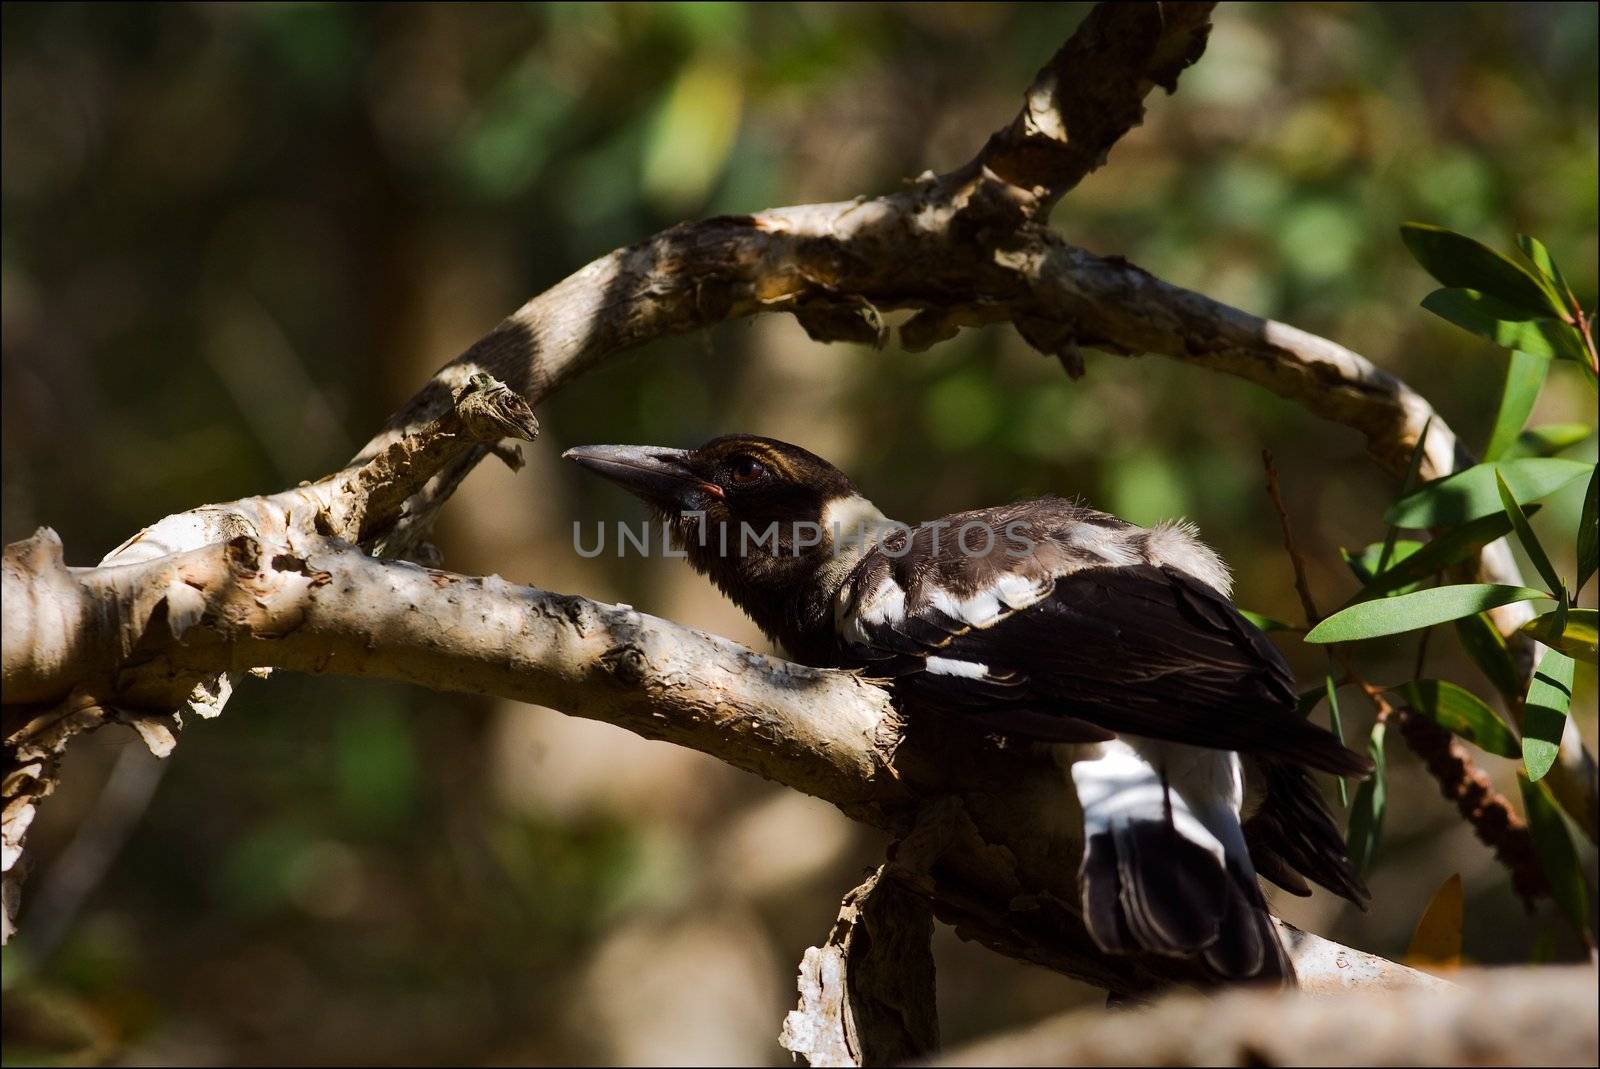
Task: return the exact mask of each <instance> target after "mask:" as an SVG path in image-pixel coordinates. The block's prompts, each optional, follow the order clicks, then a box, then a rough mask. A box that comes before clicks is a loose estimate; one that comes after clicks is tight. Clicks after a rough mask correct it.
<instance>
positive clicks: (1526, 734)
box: [1522, 650, 1574, 783]
mask: <svg viewBox="0 0 1600 1069" xmlns="http://www.w3.org/2000/svg"><path fill="white" fill-rule="evenodd" d="M1573 665H1574V661H1573V660H1572V658H1571V657H1568V656H1567V655H1566V654H1564V653H1562V652H1561V651H1559V650H1546V651H1545V654H1544V656H1543V657H1541V658H1539V667H1538V670H1537V671H1535V672H1534V673H1533V680H1532V681H1531V682H1530V683H1529V684H1528V698H1527V701H1526V702H1524V703H1523V707H1522V765H1523V767H1524V768H1526V769H1527V770H1528V778H1529V779H1530V780H1533V781H1534V782H1535V783H1537V782H1538V781H1539V780H1541V779H1543V778H1544V776H1545V773H1547V772H1549V771H1550V766H1551V765H1553V764H1555V763H1556V754H1557V753H1559V752H1560V751H1561V732H1562V731H1563V730H1564V729H1565V728H1566V726H1567V710H1568V709H1570V708H1571V707H1572V669H1573Z"/></svg>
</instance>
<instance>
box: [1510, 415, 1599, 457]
mask: <svg viewBox="0 0 1600 1069" xmlns="http://www.w3.org/2000/svg"><path fill="white" fill-rule="evenodd" d="M1593 433H1594V428H1593V427H1591V426H1589V425H1588V424H1587V423H1547V424H1545V425H1544V426H1542V427H1530V428H1528V429H1527V430H1525V431H1523V432H1522V433H1521V434H1519V435H1517V440H1516V441H1515V442H1514V443H1512V445H1511V448H1509V449H1507V450H1506V452H1505V457H1506V458H1507V459H1511V458H1515V457H1551V456H1555V455H1556V454H1557V453H1559V452H1561V451H1562V450H1563V449H1571V448H1572V447H1573V446H1575V445H1577V444H1578V443H1579V442H1583V441H1587V440H1588V438H1589V436H1590V435H1591V434H1593Z"/></svg>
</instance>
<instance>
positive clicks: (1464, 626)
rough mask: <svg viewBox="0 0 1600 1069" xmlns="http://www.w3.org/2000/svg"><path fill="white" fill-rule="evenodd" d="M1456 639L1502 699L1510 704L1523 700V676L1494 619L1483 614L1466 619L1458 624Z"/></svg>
mask: <svg viewBox="0 0 1600 1069" xmlns="http://www.w3.org/2000/svg"><path fill="white" fill-rule="evenodd" d="M1456 637H1457V638H1459V639H1460V640H1461V648H1462V649H1464V650H1466V652H1467V656H1468V657H1471V658H1472V663H1473V664H1475V665H1477V666H1478V668H1479V670H1480V671H1482V672H1483V674H1484V676H1485V677H1486V678H1487V679H1488V680H1489V682H1490V683H1492V684H1494V689H1495V690H1497V691H1499V692H1500V696H1501V697H1502V698H1504V699H1505V700H1506V701H1508V702H1515V701H1521V700H1522V673H1521V672H1519V671H1518V670H1517V662H1516V660H1515V659H1514V658H1513V657H1512V656H1511V651H1510V650H1508V649H1507V648H1506V640H1505V639H1503V638H1501V637H1500V631H1499V629H1498V628H1496V627H1495V626H1494V621H1493V620H1490V619H1489V617H1488V616H1486V615H1484V614H1483V613H1478V614H1477V615H1475V616H1463V617H1462V618H1461V619H1459V620H1457V621H1456Z"/></svg>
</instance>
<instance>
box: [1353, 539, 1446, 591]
mask: <svg viewBox="0 0 1600 1069" xmlns="http://www.w3.org/2000/svg"><path fill="white" fill-rule="evenodd" d="M1426 544H1427V543H1425V542H1418V541H1417V540H1416V539H1414V538H1397V539H1395V541H1394V544H1393V545H1392V546H1390V545H1388V544H1386V543H1383V542H1373V543H1372V544H1371V545H1369V546H1366V547H1365V548H1363V549H1362V550H1361V551H1360V552H1358V553H1351V552H1350V551H1349V550H1348V549H1340V550H1339V556H1341V557H1343V558H1344V562H1345V564H1347V565H1349V567H1350V571H1351V572H1353V573H1354V574H1355V577H1356V578H1357V579H1359V580H1360V581H1361V582H1363V583H1371V582H1372V580H1373V578H1374V577H1376V576H1377V575H1378V574H1379V573H1380V572H1382V571H1384V569H1382V568H1380V567H1379V564H1380V563H1381V562H1382V561H1383V557H1384V554H1385V553H1388V554H1389V555H1390V556H1389V569H1388V570H1389V571H1393V570H1394V569H1395V568H1397V567H1399V566H1400V564H1401V562H1403V561H1405V560H1408V559H1410V557H1411V555H1412V554H1413V553H1415V552H1417V551H1418V550H1420V549H1421V548H1422V547H1423V546H1424V545H1426Z"/></svg>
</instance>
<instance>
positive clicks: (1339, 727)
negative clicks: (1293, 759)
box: [1322, 661, 1350, 808]
mask: <svg viewBox="0 0 1600 1069" xmlns="http://www.w3.org/2000/svg"><path fill="white" fill-rule="evenodd" d="M1329 663H1330V664H1331V663H1332V662H1331V661H1330V662H1329ZM1322 689H1323V690H1324V691H1325V692H1326V693H1327V696H1328V726H1329V727H1331V728H1332V729H1333V735H1334V738H1336V739H1338V740H1339V741H1340V742H1344V718H1343V717H1342V716H1341V715H1340V714H1339V687H1338V686H1337V684H1335V683H1334V681H1333V673H1332V672H1329V673H1328V674H1327V675H1326V676H1324V677H1323V679H1322ZM1336 779H1337V781H1338V784H1339V804H1340V805H1342V806H1345V807H1347V808H1348V807H1349V805H1350V787H1349V785H1348V784H1347V783H1345V781H1344V777H1343V776H1338V777H1336Z"/></svg>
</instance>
